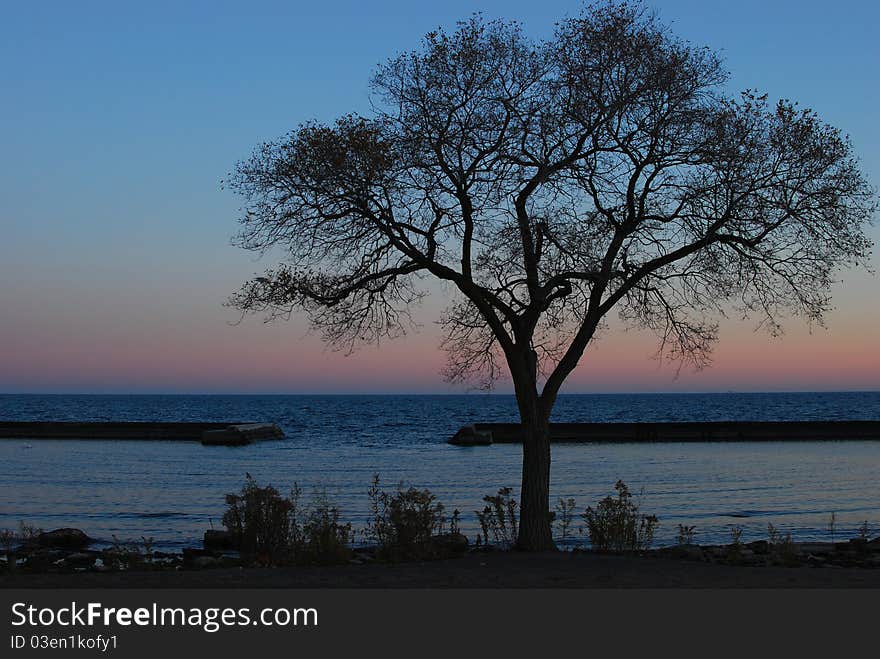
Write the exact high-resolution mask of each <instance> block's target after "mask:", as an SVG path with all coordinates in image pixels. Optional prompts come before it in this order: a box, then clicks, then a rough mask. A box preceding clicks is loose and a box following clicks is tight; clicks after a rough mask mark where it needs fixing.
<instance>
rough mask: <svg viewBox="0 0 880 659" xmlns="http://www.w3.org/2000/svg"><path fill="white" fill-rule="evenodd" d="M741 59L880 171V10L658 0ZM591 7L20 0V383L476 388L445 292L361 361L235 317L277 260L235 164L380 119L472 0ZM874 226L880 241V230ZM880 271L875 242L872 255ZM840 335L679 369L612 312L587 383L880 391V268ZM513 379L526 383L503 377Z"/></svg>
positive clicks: (849, 308) (543, 15) (15, 261)
mask: <svg viewBox="0 0 880 659" xmlns="http://www.w3.org/2000/svg"><path fill="white" fill-rule="evenodd" d="M652 5H653V6H654V7H655V8H656V9H657V10H658V11H659V14H660V17H661V19H662V20H663V21H664V22H666V23H670V24H671V25H672V27H673V30H674V31H675V32H676V33H677V34H678V35H680V36H682V37H684V38H686V39H688V40H690V41H692V42H694V43H697V44H701V45H702V44H704V45H708V46H710V47H712V48H714V49H717V50H719V51H721V52H722V54H723V56H724V57H725V61H726V65H727V68H728V69H729V70H730V71H731V73H732V76H731V78H732V79H731V84H730V90H731V91H738V90H740V89H745V88H757V89H759V90H761V91H766V92H769V94H770V98H771V99H777V98H780V97H786V98H791V99H795V100H798V101H800V103H801V104H802V105H804V106H807V107H812V108H814V109H815V110H817V111H818V113H819V115H820V116H821V117H822V118H823V119H824V120H826V121H828V122H829V123H831V124H833V125H835V126H838V127H840V128H842V129H843V130H844V131H845V132H847V133H849V134H850V136H851V138H852V141H853V143H854V145H855V149H856V152H857V153H858V154H859V155H860V156H861V159H862V164H863V168H864V170H865V172H866V173H867V174H868V176H869V178H870V180H871V181H872V183H873V184H874V185H875V186H876V185H878V183H880V130H878V120H880V114H878V110H877V108H878V107H880V91H878V90H880V74H878V70H880V45H878V39H877V35H876V28H877V25H878V24H880V3H875V2H867V1H864V0H862V1H853V0H838V1H835V2H828V1H827V0H826V1H823V2H815V1H805V0H799V1H789V0H785V1H777V0H772V1H768V0H760V1H758V0H743V1H740V2H729V1H724V2H713V1H697V0H691V1H688V0H657V1H656V2H654V3H652ZM578 9H579V4H578V3H576V2H574V1H560V0H543V1H541V2H534V1H533V0H530V1H529V2H524V1H520V0H504V1H499V0H491V1H490V0H484V1H482V2H477V3H473V2H461V1H457V0H448V1H444V2H436V3H434V2H412V1H411V0H410V1H402V0H401V1H399V0H395V1H389V0H384V1H377V2H363V1H359V2H353V1H348V0H346V1H344V2H342V1H331V2H278V3H263V2H247V3H244V2H235V3H225V2H223V3H221V2H204V3H194V2H190V3H184V2H173V3H165V2H142V3H120V2H87V1H83V2H76V3H70V2H56V3H25V2H21V3H12V2H5V3H3V11H2V20H0V100H2V102H0V224H2V233H0V281H2V286H0V393H26V392H34V393H42V392H46V393H52V392H55V393H74V392H76V393H149V392H168V393H183V392H205V393H214V392H217V393H221V392H222V393H236V392H240V393H270V392H277V393H288V392H289V393H324V392H339V393H343V392H377V393H386V392H413V393H427V392H456V391H462V390H461V389H454V388H451V387H449V386H448V385H446V384H444V383H443V381H442V379H441V377H440V375H439V370H440V367H441V366H442V362H443V354H442V352H441V351H440V350H439V340H438V328H437V327H436V325H435V324H434V321H435V320H436V319H437V317H438V309H440V308H441V307H442V300H440V299H432V300H430V301H429V302H428V303H427V304H426V305H425V306H424V308H423V309H422V310H421V311H420V312H419V313H418V314H417V317H418V319H419V320H420V322H421V323H422V324H423V327H422V329H421V331H420V332H418V333H415V334H412V335H410V336H407V337H406V338H405V339H402V340H398V341H396V342H393V343H387V344H383V345H382V346H379V347H375V346H367V347H364V348H363V349H361V350H360V351H359V352H357V353H356V354H354V355H352V356H345V355H343V354H341V353H335V352H332V351H330V350H327V349H325V348H324V346H323V345H322V344H321V342H320V340H319V338H318V337H317V336H312V335H309V334H308V330H307V325H306V323H305V322H304V320H303V319H301V318H299V319H294V320H293V321H291V322H289V323H278V324H276V325H271V326H269V325H264V324H263V323H262V322H261V319H260V318H259V317H252V318H247V319H245V320H244V322H243V323H241V324H238V325H234V324H232V321H235V320H236V319H237V314H236V313H235V312H234V311H232V310H230V309H226V308H224V307H223V306H222V303H223V301H224V300H225V299H226V297H227V296H228V295H229V294H231V293H233V292H234V291H235V290H236V289H237V288H238V286H239V285H240V284H241V283H242V282H243V281H245V280H246V279H247V278H248V277H250V276H251V275H252V274H253V273H255V272H257V271H261V270H262V269H263V268H264V266H267V265H270V263H260V262H256V261H255V260H254V258H253V256H252V255H251V254H249V253H246V252H244V251H241V250H238V249H236V248H234V247H231V246H230V244H229V239H230V237H231V236H232V234H234V233H235V231H236V230H237V225H236V218H237V211H238V208H239V206H240V200H239V199H238V198H236V197H235V196H234V195H233V194H231V193H229V192H228V191H224V190H221V188H220V181H221V179H222V178H223V177H224V176H225V175H226V174H227V172H229V171H230V170H231V169H232V167H233V166H234V164H235V162H236V161H237V160H239V159H242V158H244V157H246V156H248V155H249V153H250V152H251V150H252V148H253V147H254V146H255V145H256V144H258V143H259V142H261V141H263V140H267V139H272V138H275V137H277V136H279V135H281V134H283V133H285V132H286V131H288V130H289V129H291V128H293V127H295V126H296V125H297V124H298V123H300V122H302V121H305V120H309V119H318V120H323V121H329V120H332V119H333V118H335V117H336V116H337V115H339V114H342V113H346V112H350V111H358V112H362V113H368V112H369V102H368V88H367V83H368V80H369V77H370V73H371V71H372V70H373V68H374V66H375V65H376V64H377V63H378V62H380V61H383V60H384V59H386V58H388V57H390V56H393V55H395V54H396V53H398V52H400V51H403V50H409V49H413V48H416V47H418V45H419V40H420V38H421V36H422V35H423V34H424V33H425V32H427V31H429V30H431V29H433V28H435V27H436V26H438V25H442V26H445V27H453V26H454V23H455V21H456V20H457V19H461V18H465V17H467V16H468V15H469V14H471V13H472V12H474V11H478V10H479V11H482V12H483V13H484V14H485V15H486V16H487V17H489V18H493V17H506V18H516V19H519V20H521V21H523V22H524V24H525V29H526V31H527V32H529V33H531V34H533V35H535V36H542V35H547V34H549V33H550V32H551V31H552V27H553V23H554V21H555V20H557V19H559V18H562V17H564V16H565V15H567V14H575V13H577V11H578ZM870 235H871V238H872V239H873V240H874V241H877V239H878V237H880V229H878V227H876V226H875V227H874V228H872V229H871V232H870ZM872 264H873V267H874V268H875V269H877V266H878V258H877V256H876V254H875V255H874V257H873V260H872ZM840 279H841V283H840V284H838V285H837V286H836V287H835V303H836V307H837V308H836V310H835V311H834V312H833V313H832V314H830V315H829V317H828V319H827V320H828V329H823V328H813V329H812V331H809V330H808V328H806V327H805V326H804V325H803V324H802V323H801V322H800V321H798V320H792V321H790V322H788V323H786V330H787V332H786V334H785V336H783V337H782V338H780V339H772V338H770V337H768V336H767V335H766V334H764V333H760V332H758V333H756V332H755V331H754V323H753V322H750V321H744V322H741V321H739V320H737V319H732V320H730V321H725V322H724V324H723V325H722V331H721V341H720V343H719V345H718V347H717V350H716V353H715V363H714V365H713V366H712V367H711V368H709V369H707V370H704V371H702V372H700V373H693V372H690V371H687V370H684V371H682V372H681V374H680V375H679V376H678V377H677V378H676V368H675V365H674V364H667V363H663V364H661V363H658V361H656V360H654V359H652V356H653V353H654V351H655V349H656V342H655V340H654V339H653V338H652V337H651V336H649V335H646V334H642V333H638V332H623V331H621V330H620V329H619V328H616V327H614V326H612V329H611V331H609V332H608V333H606V334H605V335H604V336H603V337H602V338H601V340H600V341H598V342H597V343H596V344H595V345H594V346H592V347H591V349H590V350H589V351H588V353H587V355H586V357H585V359H584V361H583V363H582V365H581V366H580V367H579V369H578V370H577V371H576V372H575V373H574V374H573V376H572V377H571V379H570V381H569V383H568V385H567V387H566V389H565V391H567V392H628V391H633V392H642V391H728V390H735V391H743V390H751V391H776V390H838V389H840V390H877V389H880V347H878V338H880V331H878V328H880V293H878V285H880V280H878V279H877V278H876V277H873V276H870V275H868V274H865V273H852V272H843V273H841V275H840ZM500 390H501V391H507V390H509V388H508V387H506V386H505V384H504V383H502V385H501V387H500Z"/></svg>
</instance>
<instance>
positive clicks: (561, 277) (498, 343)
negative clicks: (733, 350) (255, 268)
mask: <svg viewBox="0 0 880 659" xmlns="http://www.w3.org/2000/svg"><path fill="white" fill-rule="evenodd" d="M726 77H727V74H726V73H725V71H724V70H723V68H722V64H721V62H720V60H719V58H718V56H717V55H716V54H714V53H713V52H712V51H710V50H707V49H704V48H697V47H694V46H692V45H690V44H689V43H686V42H683V41H681V40H679V39H677V38H675V37H674V36H673V35H671V34H670V33H669V31H668V30H667V29H666V28H665V27H664V26H663V25H662V24H660V23H659V22H658V20H657V19H656V18H655V17H654V16H653V15H652V14H651V13H650V12H648V11H647V10H646V9H645V8H644V6H642V5H641V4H638V3H635V4H620V3H616V2H610V3H603V4H599V5H591V6H589V7H587V8H586V9H585V10H584V11H583V12H582V13H581V14H580V15H579V16H578V17H577V18H570V19H566V20H564V21H562V22H561V23H559V24H558V26H557V29H556V31H555V34H554V36H553V37H552V38H551V39H549V40H546V41H541V42H536V41H533V40H530V39H529V38H527V37H526V36H525V35H524V34H523V33H522V31H521V28H520V26H519V24H517V23H513V22H505V21H492V22H486V21H484V20H482V19H481V18H480V17H479V16H477V17H474V18H471V19H470V20H468V21H465V22H462V23H460V24H459V25H458V28H457V30H456V31H455V32H454V33H447V32H444V31H443V30H438V31H436V32H431V33H430V34H428V35H427V36H426V38H425V40H424V43H423V45H422V47H421V48H420V49H419V50H417V51H415V52H410V53H406V54H403V55H400V56H398V57H396V58H394V59H392V60H390V61H388V62H387V63H385V64H384V65H381V66H380V67H379V69H378V72H377V73H376V75H375V77H374V79H373V89H374V90H375V92H376V96H375V98H374V106H375V107H376V110H375V112H374V114H373V115H372V116H370V117H361V116H357V115H353V114H352V115H346V116H344V117H342V118H341V119H339V120H338V121H336V123H335V124H333V125H322V124H318V123H308V124H305V125H301V126H300V127H299V128H297V129H296V130H294V131H293V132H292V133H290V134H289V135H287V136H286V137H284V138H283V139H280V140H279V141H277V142H272V143H267V144H263V145H262V146H261V147H259V148H258V149H257V150H256V151H255V153H254V154H253V156H252V157H251V158H250V159H249V160H247V161H244V162H241V163H239V164H238V166H237V169H236V171H235V173H234V174H232V175H231V176H230V180H229V181H228V183H229V185H230V186H231V187H232V189H234V190H235V191H237V192H239V193H241V194H242V195H244V197H245V198H246V207H245V209H244V211H243V212H244V216H243V218H242V220H241V222H242V224H243V230H242V232H241V233H240V234H239V236H238V237H237V244H239V245H240V246H242V247H244V248H247V249H251V250H257V251H260V252H264V251H266V250H269V249H271V248H273V247H280V248H282V249H283V250H285V253H286V258H285V259H284V262H283V263H282V264H281V265H279V266H277V267H276V268H274V269H272V270H269V271H268V272H266V273H265V275H263V276H259V277H256V278H255V279H253V280H252V281H250V282H248V283H247V284H246V285H245V286H244V287H243V288H242V289H241V291H240V292H239V293H238V294H237V295H235V296H233V298H232V299H231V303H232V304H233V305H234V306H236V307H237V308H239V309H241V310H242V311H243V312H253V311H257V312H263V313H266V314H268V316H269V317H272V318H274V317H276V316H279V315H285V316H286V315H289V314H290V313H291V312H292V311H294V310H296V309H304V310H305V311H306V312H308V313H309V315H310V317H311V321H312V322H313V323H314V325H315V326H317V327H318V328H320V329H321V330H322V331H323V334H324V337H325V339H326V340H327V341H329V342H331V343H333V344H337V345H340V344H341V345H351V344H353V343H355V342H358V341H374V340H378V339H379V338H381V337H386V336H395V335H397V334H398V333H400V332H402V331H403V330H404V328H405V327H406V326H407V323H408V322H409V311H410V309H411V305H413V304H414V303H416V302H417V301H418V300H419V299H420V297H421V296H422V295H423V294H424V290H423V288H421V287H420V283H421V282H422V280H423V278H425V277H433V278H436V279H440V280H443V281H445V282H448V283H449V284H451V286H450V288H451V289H452V290H454V291H455V292H456V295H455V296H454V299H453V300H452V301H451V304H450V306H449V307H448V310H447V311H446V313H445V314H444V316H443V319H442V323H443V325H444V326H445V328H446V330H447V338H446V340H445V347H446V348H447V350H448V354H449V362H448V367H447V370H446V376H447V377H448V378H449V379H450V380H452V381H465V380H467V381H475V382H476V383H477V384H478V385H481V386H485V387H489V386H491V384H492V382H493V381H494V380H495V379H496V378H497V377H498V376H499V375H501V374H503V373H504V371H505V369H506V370H507V371H509V373H510V376H511V377H512V381H513V385H514V389H515V392H516V399H517V402H518V406H519V413H520V417H521V420H522V424H523V427H524V433H525V441H524V445H523V474H522V489H521V523H520V532H519V543H518V544H519V547H520V548H522V549H528V550H546V549H551V548H553V547H554V544H553V540H552V537H551V527H550V520H549V515H548V511H549V509H550V506H549V485H550V443H549V437H548V423H549V419H550V414H551V410H552V409H553V405H554V401H555V400H556V397H557V394H558V392H559V389H560V386H561V385H562V383H563V381H564V380H565V379H566V377H567V376H568V375H569V374H570V373H571V372H572V370H573V369H574V368H575V366H576V365H577V363H578V361H579V359H580V358H581V356H582V355H583V353H584V350H585V349H586V347H587V346H588V345H589V343H590V341H591V340H592V339H593V338H594V336H595V335H596V333H597V331H598V330H599V329H600V328H601V327H602V324H603V319H604V318H605V317H606V316H607V315H608V314H609V313H610V312H611V311H612V310H613V309H616V310H617V311H618V313H619V315H620V317H621V318H622V319H623V320H624V321H625V322H627V323H629V324H632V325H635V326H639V327H643V328H649V329H651V330H654V331H656V332H657V333H658V334H659V337H660V340H661V343H662V347H663V349H664V350H665V352H666V353H667V354H672V355H673V356H674V357H676V358H678V359H680V360H682V361H683V362H690V363H692V364H694V365H696V366H697V367H700V366H702V365H703V364H705V363H706V360H707V357H708V354H709V351H710V348H711V346H712V344H713V342H714V341H715V338H716V324H715V323H713V322H711V320H710V319H711V318H712V317H713V316H715V317H717V315H718V314H721V313H723V312H724V311H725V310H729V309H732V308H738V309H740V310H741V311H742V312H743V313H744V314H745V315H754V316H757V317H758V319H759V321H760V322H762V323H764V324H766V325H767V326H768V327H769V328H770V329H771V330H772V331H775V330H776V329H777V328H778V325H777V323H778V319H779V318H780V317H781V315H784V314H785V313H790V314H796V315H802V316H804V317H806V318H807V319H810V320H815V321H821V318H822V314H823V312H824V311H826V309H827V308H828V300H829V298H828V293H829V287H830V284H831V283H832V277H833V274H834V271H835V269H836V268H838V267H840V266H848V265H853V264H864V260H865V258H866V255H867V253H868V251H869V249H870V243H869V242H868V240H867V239H866V237H865V235H864V231H863V229H864V227H865V226H866V225H867V223H868V222H870V219H871V215H872V213H873V212H874V210H875V208H876V200H875V197H874V192H873V190H872V188H871V187H870V186H869V185H868V183H867V182H866V180H865V177H864V176H863V175H862V173H861V172H860V170H859V167H858V164H857V162H856V160H855V158H854V156H853V152H852V148H851V145H850V143H849V141H848V139H847V138H845V137H843V136H842V135H841V134H840V132H839V131H838V130H837V129H835V128H832V127H830V126H828V125H826V124H825V123H823V122H822V121H821V120H820V119H819V118H818V117H817V116H816V115H815V114H814V113H813V112H811V111H809V110H802V109H799V108H798V107H797V106H796V105H795V104H793V103H790V102H788V101H781V102H779V103H778V104H776V105H775V106H773V105H770V104H769V103H768V102H767V100H766V96H759V95H757V94H756V93H754V92H746V93H744V94H742V95H741V97H737V98H729V97H728V96H726V95H725V94H724V93H723V90H722V89H721V86H722V84H723V83H724V82H725V81H726Z"/></svg>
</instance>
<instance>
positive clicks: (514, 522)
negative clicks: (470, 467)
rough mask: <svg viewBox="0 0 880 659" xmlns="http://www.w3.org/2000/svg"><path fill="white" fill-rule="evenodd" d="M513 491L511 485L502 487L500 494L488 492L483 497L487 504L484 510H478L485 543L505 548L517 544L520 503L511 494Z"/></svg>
mask: <svg viewBox="0 0 880 659" xmlns="http://www.w3.org/2000/svg"><path fill="white" fill-rule="evenodd" d="M512 491H513V490H511V489H510V488H509V487H502V488H500V489H499V490H498V494H487V495H486V496H484V497H483V501H484V502H485V503H486V505H485V506H484V507H483V510H478V511H476V515H477V519H478V520H479V522H480V529H481V530H482V532H483V535H482V542H483V544H485V545H489V544H495V545H498V546H500V547H502V548H504V549H510V548H511V547H513V546H514V545H515V544H516V538H517V534H518V529H519V527H518V521H519V516H518V515H517V507H518V504H517V502H516V500H515V499H514V498H513V497H512V496H511V492H512ZM490 535H491V537H492V542H491V543H490V541H489V536H490Z"/></svg>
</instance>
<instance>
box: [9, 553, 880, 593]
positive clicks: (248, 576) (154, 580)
mask: <svg viewBox="0 0 880 659" xmlns="http://www.w3.org/2000/svg"><path fill="white" fill-rule="evenodd" d="M0 587H2V588H6V589H12V588H35V589H40V588H302V589H305V588H320V589H325V588H326V589H335V588H364V589H369V588H382V589H399V588H437V589H477V588H524V589H534V588H553V589H556V588H575V589H577V588H580V589H608V588H624V589H625V588H657V589H676V588H687V589H707V588H721V589H734V588H735V589H754V588H821V589H835V588H873V589H876V588H880V569H864V568H847V567H841V568H837V569H830V568H815V567H806V566H800V567H776V566H772V567H771V566H767V567H763V566H762V567H756V566H740V565H726V564H717V563H702V562H694V561H689V560H685V559H680V558H679V559H676V558H665V557H659V556H620V555H607V554H597V553H591V552H574V553H571V552H555V553H549V554H524V553H519V552H501V551H498V552H473V553H469V554H467V555H465V556H462V557H460V558H449V559H441V560H435V561H415V562H408V563H374V564H362V565H333V566H301V567H273V568H258V567H254V568H242V567H233V568H226V567H222V568H205V569H192V570H177V571H168V570H145V571H125V572H105V573H99V572H73V573H35V574H25V573H17V574H9V573H6V574H3V575H0Z"/></svg>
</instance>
